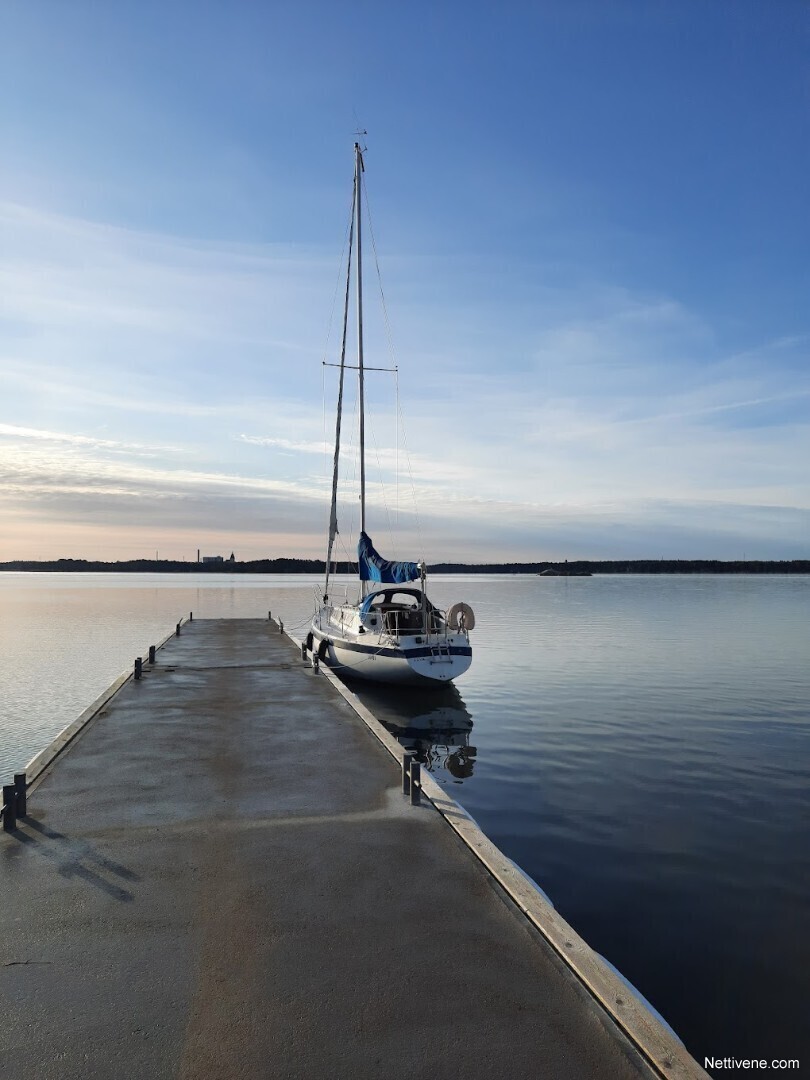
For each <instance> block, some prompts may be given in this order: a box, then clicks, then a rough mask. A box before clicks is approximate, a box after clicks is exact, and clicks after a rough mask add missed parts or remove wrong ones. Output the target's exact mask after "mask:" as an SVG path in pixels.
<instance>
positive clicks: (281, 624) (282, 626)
mask: <svg viewBox="0 0 810 1080" xmlns="http://www.w3.org/2000/svg"><path fill="white" fill-rule="evenodd" d="M278 632H279V633H280V634H283V633H284V623H283V622H282V621H281V619H279V620H278Z"/></svg>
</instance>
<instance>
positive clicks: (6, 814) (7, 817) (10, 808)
mask: <svg viewBox="0 0 810 1080" xmlns="http://www.w3.org/2000/svg"><path fill="white" fill-rule="evenodd" d="M3 805H4V807H5V809H4V810H3V828H4V830H5V831H6V832H13V831H14V830H15V829H16V828H17V789H16V788H15V787H14V785H13V784H3Z"/></svg>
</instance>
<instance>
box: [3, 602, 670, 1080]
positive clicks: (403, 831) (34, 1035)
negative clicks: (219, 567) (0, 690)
mask: <svg viewBox="0 0 810 1080" xmlns="http://www.w3.org/2000/svg"><path fill="white" fill-rule="evenodd" d="M0 837H2V839H0V927H2V938H1V939H0V1003H1V1007H0V1072H2V1074H3V1075H6V1076H10V1075H16V1074H20V1075H22V1074H25V1075H28V1076H35V1077H38V1078H43V1080H46V1078H54V1080H74V1078H75V1080H80V1078H81V1080H87V1078H89V1077H102V1078H116V1080H117V1078H121V1080H125V1078H126V1080H135V1078H141V1077H143V1078H156V1080H161V1078H164V1077H166V1078H169V1077H178V1078H181V1080H190V1078H197V1077H200V1078H202V1077H206V1078H207V1080H218V1078H226V1077H245V1078H254V1077H255V1078H260V1077H261V1078H263V1077H268V1078H276V1077H278V1078H290V1080H297V1078H301V1080H303V1078H307V1080H310V1078H312V1080H315V1078H318V1080H320V1078H330V1080H331V1078H343V1077H345V1078H365V1077H389V1076H391V1075H402V1076H408V1077H410V1078H428V1077H430V1078H431V1080H455V1078H459V1080H461V1078H463V1080H477V1078H481V1080H491V1078H493V1077H510V1078H518V1080H519V1078H524V1077H525V1078H529V1077H531V1078H535V1077H553V1078H555V1080H565V1078H568V1077H570V1078H577V1080H588V1078H592V1077H593V1078H597V1077H599V1078H601V1077H605V1078H612V1080H622V1078H625V1077H638V1076H650V1075H652V1073H651V1072H649V1071H648V1070H647V1067H646V1066H645V1065H644V1064H643V1063H642V1062H641V1061H640V1059H639V1058H638V1056H637V1055H636V1054H635V1052H634V1051H633V1050H632V1049H631V1047H630V1046H629V1044H628V1043H627V1042H626V1040H625V1038H624V1037H623V1036H622V1035H621V1034H620V1033H619V1032H618V1030H617V1029H616V1028H615V1027H614V1026H613V1024H612V1022H611V1021H610V1020H609V1019H608V1018H607V1016H606V1015H605V1014H604V1013H603V1011H602V1010H601V1009H600V1008H599V1007H598V1006H597V1005H596V1004H595V1003H594V1002H593V1000H592V999H591V998H590V996H589V995H588V994H587V992H586V991H585V990H584V989H583V988H582V987H581V986H580V984H579V983H578V981H577V980H576V979H575V978H574V977H573V976H572V975H571V974H570V972H569V971H568V970H567V969H566V968H565V967H564V966H563V965H562V963H561V961H559V960H558V959H557V958H556V956H555V955H554V954H553V952H552V951H551V950H550V948H549V947H548V946H547V945H546V943H545V942H544V941H543V939H542V938H541V937H540V936H539V935H538V934H537V933H536V931H534V930H533V929H532V928H531V927H530V926H529V924H528V922H527V921H526V920H525V918H524V917H523V916H522V915H521V913H520V912H519V911H518V909H517V908H516V907H515V905H514V904H513V903H512V901H511V900H509V899H508V898H507V897H506V896H505V894H504V893H503V892H502V890H501V889H500V887H499V886H498V885H497V884H496V883H495V882H494V881H493V880H492V879H491V878H490V877H489V875H488V874H487V873H486V871H485V870H484V868H483V867H482V866H481V865H480V863H478V861H477V860H476V859H475V858H474V857H473V856H472V855H471V854H470V852H469V851H468V850H467V849H466V847H464V845H463V844H462V843H461V842H460V841H459V840H458V839H457V838H456V836H455V835H454V833H453V832H452V830H451V829H450V828H449V827H448V826H447V824H446V823H445V822H444V820H443V819H442V818H441V817H440V815H439V814H438V813H437V812H436V811H435V810H434V809H433V808H432V807H430V806H427V805H426V806H422V807H412V806H410V804H409V803H408V802H407V800H406V799H405V798H404V797H403V796H402V794H401V791H400V778H399V772H398V769H397V766H396V763H395V762H394V761H393V760H392V759H391V758H390V756H389V755H388V754H387V753H386V752H385V751H384V750H383V749H382V747H381V746H380V745H379V743H378V742H377V741H376V739H375V738H374V737H373V735H372V734H371V733H370V732H369V730H368V729H367V728H366V726H365V725H364V724H363V723H362V721H361V720H360V719H359V718H358V717H357V716H356V715H355V713H354V711H353V710H352V708H351V706H350V705H349V704H348V703H347V702H346V701H344V700H343V699H342V698H341V697H340V696H339V695H338V694H337V693H336V691H335V690H334V689H333V687H331V686H330V685H329V683H328V682H327V680H325V679H324V678H322V677H321V676H319V675H317V674H315V673H314V672H312V670H311V669H310V668H309V667H308V666H307V665H305V664H303V663H302V661H301V659H300V654H299V653H298V652H297V650H296V649H295V647H294V645H293V644H292V643H291V642H290V641H289V640H288V639H287V638H286V637H282V636H281V635H280V634H279V632H278V629H277V627H276V626H275V625H274V624H272V623H269V622H261V621H258V620H217V621H211V622H204V621H195V622H193V623H191V624H189V625H188V626H186V627H184V629H183V632H182V634H181V636H180V637H178V638H174V639H172V640H171V641H170V642H169V643H168V644H167V645H166V646H165V647H164V648H163V649H161V650H160V652H159V653H158V658H157V663H156V664H155V665H154V666H153V667H150V666H149V665H145V666H144V677H143V679H142V680H141V681H140V682H137V683H136V682H130V683H128V684H127V685H126V686H125V687H124V689H123V690H122V691H121V692H120V693H119V694H118V695H117V696H116V697H115V698H113V700H112V701H111V702H110V703H109V704H108V705H106V706H105V707H104V709H103V710H102V712H101V714H100V715H99V716H98V717H97V719H95V720H94V721H93V722H92V723H91V724H90V725H89V727H88V728H87V729H86V730H85V731H84V732H83V733H82V735H81V736H80V738H79V739H78V740H77V741H76V742H75V743H74V744H73V745H72V746H71V747H70V749H69V750H68V751H67V752H66V753H64V754H63V755H62V756H61V757H60V758H58V759H57V761H56V762H55V764H54V765H53V767H52V769H51V770H50V771H49V773H48V774H47V775H46V776H45V778H44V779H43V780H42V782H41V783H40V784H39V785H38V786H37V787H36V788H35V789H34V790H33V791H32V792H31V794H30V797H29V816H28V818H27V819H26V820H25V821H22V822H21V823H20V828H19V829H18V831H17V832H16V833H13V834H6V833H2V834H0Z"/></svg>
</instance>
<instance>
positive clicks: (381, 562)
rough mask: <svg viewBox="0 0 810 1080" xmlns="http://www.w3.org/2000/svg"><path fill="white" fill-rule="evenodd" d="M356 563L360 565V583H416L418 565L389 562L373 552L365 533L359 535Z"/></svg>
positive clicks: (369, 539)
mask: <svg viewBox="0 0 810 1080" xmlns="http://www.w3.org/2000/svg"><path fill="white" fill-rule="evenodd" d="M357 561H358V563H359V565H360V580H361V581H379V582H381V584H383V585H402V584H404V582H406V581H416V579H417V578H418V577H419V564H418V563H415V562H391V560H390V559H384V558H383V557H382V555H380V554H378V552H376V551H375V550H374V547H373V546H372V543H371V538H370V537H369V536H368V534H367V533H364V532H361V533H360V541H359V543H358V545H357Z"/></svg>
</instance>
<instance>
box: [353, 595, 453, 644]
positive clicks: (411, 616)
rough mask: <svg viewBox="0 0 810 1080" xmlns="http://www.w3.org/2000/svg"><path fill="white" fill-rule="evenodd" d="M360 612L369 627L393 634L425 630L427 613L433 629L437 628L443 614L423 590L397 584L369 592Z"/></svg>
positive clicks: (429, 623)
mask: <svg viewBox="0 0 810 1080" xmlns="http://www.w3.org/2000/svg"><path fill="white" fill-rule="evenodd" d="M360 615H361V618H362V620H363V622H364V623H365V624H366V626H370V627H374V628H375V629H378V630H387V631H389V632H390V633H397V634H398V633H417V634H418V633H422V632H424V631H425V615H427V620H428V625H429V626H430V628H431V629H438V627H439V625H440V623H441V616H440V614H439V611H438V608H436V607H435V606H434V605H433V604H431V602H430V600H428V598H427V597H426V596H425V594H424V593H423V592H422V591H421V589H403V588H402V587H401V586H395V587H393V588H389V589H378V590H377V591H376V592H373V593H369V595H368V596H367V597H366V598H365V600H364V601H363V603H362V604H361V605H360Z"/></svg>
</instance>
